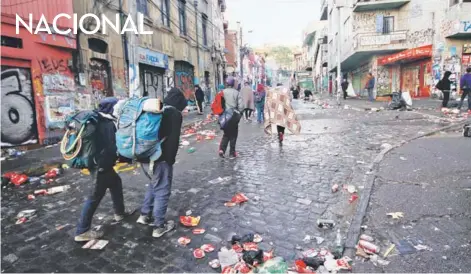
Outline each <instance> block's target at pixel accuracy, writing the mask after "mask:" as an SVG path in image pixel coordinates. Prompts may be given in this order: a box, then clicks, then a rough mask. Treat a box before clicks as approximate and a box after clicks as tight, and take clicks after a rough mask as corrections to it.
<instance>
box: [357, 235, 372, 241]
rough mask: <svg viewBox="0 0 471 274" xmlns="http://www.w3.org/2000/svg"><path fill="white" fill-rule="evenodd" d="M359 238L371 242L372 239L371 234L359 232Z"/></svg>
mask: <svg viewBox="0 0 471 274" xmlns="http://www.w3.org/2000/svg"><path fill="white" fill-rule="evenodd" d="M360 240H364V241H368V242H373V241H374V239H373V237H371V236H368V235H366V234H361V235H360Z"/></svg>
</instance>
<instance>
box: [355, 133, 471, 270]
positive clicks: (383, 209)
mask: <svg viewBox="0 0 471 274" xmlns="http://www.w3.org/2000/svg"><path fill="white" fill-rule="evenodd" d="M470 151H471V142H470V140H469V138H465V137H463V136H462V135H461V134H459V133H452V134H449V135H448V134H446V135H443V134H441V135H438V136H434V137H429V138H423V139H418V140H416V141H413V142H411V143H409V144H407V145H405V146H403V147H400V148H398V149H397V150H393V151H392V152H391V153H390V154H387V155H386V156H385V159H384V160H383V162H382V163H381V165H380V167H379V172H378V173H377V176H376V179H375V183H374V186H373V192H372V195H371V199H370V203H369V207H368V211H367V214H366V217H365V219H364V222H363V225H366V226H367V228H366V230H365V231H364V233H365V234H367V235H370V236H372V237H373V238H374V239H375V244H376V245H378V246H379V247H380V248H381V250H380V252H379V253H378V254H379V257H381V258H383V255H384V252H385V251H386V250H387V249H388V247H390V245H391V244H395V245H396V248H395V249H394V251H393V252H392V255H389V256H388V257H387V258H385V260H387V261H389V262H390V263H389V264H388V265H385V266H380V265H378V266H377V267H375V266H374V265H373V264H372V263H371V262H369V261H367V262H361V261H359V260H356V262H355V265H354V267H353V269H354V271H355V272H357V273H365V272H375V273H382V272H392V273H398V272H401V273H402V272H405V273H407V272H422V273H425V272H429V273H430V272H438V273H440V272H442V273H443V272H455V273H456V272H469V270H470V269H471V260H469V254H471V234H470V233H469V232H470V231H471V211H470V208H471V171H470V169H469V159H470V158H469V152H470ZM390 212H403V213H404V217H402V218H398V219H393V218H391V217H388V216H387V213H390Z"/></svg>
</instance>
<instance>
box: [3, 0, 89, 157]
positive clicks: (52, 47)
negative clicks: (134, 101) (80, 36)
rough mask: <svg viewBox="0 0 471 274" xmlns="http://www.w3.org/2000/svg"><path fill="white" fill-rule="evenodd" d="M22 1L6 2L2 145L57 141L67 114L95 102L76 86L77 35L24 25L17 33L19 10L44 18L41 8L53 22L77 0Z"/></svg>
mask: <svg viewBox="0 0 471 274" xmlns="http://www.w3.org/2000/svg"><path fill="white" fill-rule="evenodd" d="M22 2H24V1H13V0H11V1H8V4H9V5H8V7H2V19H1V22H2V46H1V62H2V67H1V112H2V113H1V119H2V132H1V146H2V148H4V147H21V146H26V145H28V146H30V145H31V144H52V143H56V142H57V141H59V140H60V139H61V138H62V135H63V131H62V130H61V129H60V128H61V127H62V125H63V121H64V119H65V117H66V115H67V114H69V113H71V112H73V111H76V110H78V109H81V108H88V107H89V105H90V98H89V97H87V96H86V95H85V94H82V93H80V92H76V78H75V72H74V70H73V52H74V50H75V49H76V39H75V37H74V36H63V35H59V34H51V35H49V34H47V33H38V34H37V35H34V34H31V33H29V32H28V31H27V30H26V29H25V28H22V27H21V28H20V30H19V34H16V29H15V14H18V15H20V16H21V17H23V18H25V19H27V18H28V14H29V13H33V14H34V16H33V20H34V19H35V20H38V19H39V17H38V13H37V12H36V11H38V10H41V11H42V13H43V14H45V16H46V18H47V20H48V22H50V24H51V22H52V18H53V17H54V16H55V15H56V14H58V13H67V14H72V13H73V8H72V1H71V0H68V1H64V0H44V1H41V3H40V6H39V3H38V2H34V3H26V4H25V3H22ZM2 4H4V3H2ZM58 25H59V26H60V27H64V28H69V27H72V22H70V23H69V22H68V21H67V20H59V21H58Z"/></svg>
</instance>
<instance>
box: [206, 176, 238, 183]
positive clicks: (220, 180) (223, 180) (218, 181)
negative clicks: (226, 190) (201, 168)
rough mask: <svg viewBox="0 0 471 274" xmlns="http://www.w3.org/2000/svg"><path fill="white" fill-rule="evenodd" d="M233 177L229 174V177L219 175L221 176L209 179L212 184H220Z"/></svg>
mask: <svg viewBox="0 0 471 274" xmlns="http://www.w3.org/2000/svg"><path fill="white" fill-rule="evenodd" d="M231 179H232V177H231V176H227V177H224V178H221V177H219V178H216V179H214V180H211V181H209V182H208V183H210V184H219V183H223V182H228V181H230V180H231Z"/></svg>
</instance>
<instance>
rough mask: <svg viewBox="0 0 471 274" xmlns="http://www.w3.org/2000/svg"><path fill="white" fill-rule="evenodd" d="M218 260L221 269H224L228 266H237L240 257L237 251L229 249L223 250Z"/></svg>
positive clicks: (219, 253)
mask: <svg viewBox="0 0 471 274" xmlns="http://www.w3.org/2000/svg"><path fill="white" fill-rule="evenodd" d="M218 258H219V262H220V265H221V267H222V268H223V269H224V268H225V267H226V266H231V265H235V264H236V263H237V262H239V256H238V255H237V253H236V252H235V250H233V249H230V250H228V249H227V248H225V247H224V248H222V249H221V251H219V252H218Z"/></svg>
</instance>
